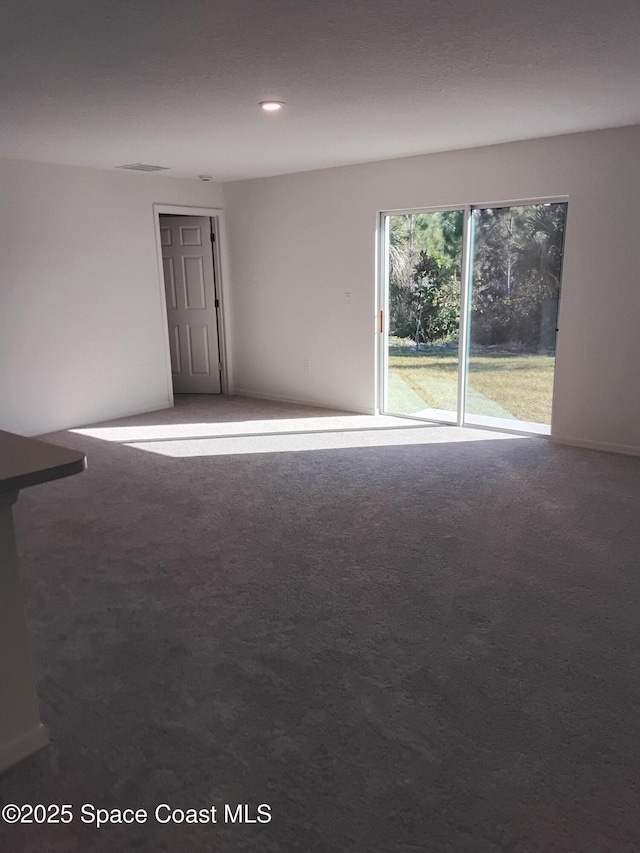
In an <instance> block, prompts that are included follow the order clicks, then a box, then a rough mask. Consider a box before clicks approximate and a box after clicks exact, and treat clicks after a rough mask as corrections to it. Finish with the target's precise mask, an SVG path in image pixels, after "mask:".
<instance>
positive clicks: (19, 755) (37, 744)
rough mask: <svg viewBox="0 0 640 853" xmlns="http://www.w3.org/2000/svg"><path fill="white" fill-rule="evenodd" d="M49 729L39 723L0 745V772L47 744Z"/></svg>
mask: <svg viewBox="0 0 640 853" xmlns="http://www.w3.org/2000/svg"><path fill="white" fill-rule="evenodd" d="M49 742H50V741H49V730H48V729H47V728H46V726H43V725H42V723H40V724H39V725H38V726H37V728H35V729H31V730H30V731H28V732H24V733H23V734H21V735H18V737H16V738H14V739H13V740H10V741H9V742H8V743H5V744H2V745H1V746H0V773H4V771H5V770H8V769H9V768H10V767H13V766H14V764H17V763H18V762H19V761H22V760H23V759H25V758H28V757H29V756H30V755H33V753H34V752H39V751H40V750H41V749H44V747H45V746H48V745H49Z"/></svg>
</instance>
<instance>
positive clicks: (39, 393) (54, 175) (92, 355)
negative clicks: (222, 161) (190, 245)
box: [0, 160, 222, 435]
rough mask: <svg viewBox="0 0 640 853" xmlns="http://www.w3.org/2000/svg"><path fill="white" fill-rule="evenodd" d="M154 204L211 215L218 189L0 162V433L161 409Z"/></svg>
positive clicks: (164, 392) (163, 377) (163, 381)
mask: <svg viewBox="0 0 640 853" xmlns="http://www.w3.org/2000/svg"><path fill="white" fill-rule="evenodd" d="M154 202H157V203H165V204H180V205H191V206H197V205H200V206H204V207H221V206H222V190H221V187H220V186H219V185H217V184H213V183H201V182H198V181H195V180H193V181H188V180H178V179H172V178H167V177H158V176H155V175H149V174H137V173H131V172H128V173H127V172H108V171H99V170H94V169H84V168H73V167H68V166H52V165H43V164H37V163H27V162H22V161H14V160H0V275H1V278H0V365H1V366H2V369H1V370H0V429H6V430H9V431H13V432H18V433H22V434H24V435H35V434H38V433H43V432H48V431H51V430H55V429H62V428H65V427H70V426H79V425H82V424H86V423H90V422H92V421H98V420H103V419H107V418H114V417H117V416H121V415H127V414H132V413H134V412H140V411H144V410H150V409H159V408H162V407H164V406H166V405H167V400H168V388H167V368H166V356H165V352H166V350H165V346H166V345H165V341H164V334H163V326H162V313H161V312H162V302H161V293H160V287H159V282H158V263H157V254H156V238H155V231H154V216H153V209H152V205H153V203H154Z"/></svg>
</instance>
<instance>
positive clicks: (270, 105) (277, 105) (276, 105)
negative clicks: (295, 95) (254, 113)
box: [260, 101, 284, 113]
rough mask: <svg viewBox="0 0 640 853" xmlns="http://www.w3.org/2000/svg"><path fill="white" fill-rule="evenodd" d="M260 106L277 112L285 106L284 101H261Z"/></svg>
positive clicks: (267, 110)
mask: <svg viewBox="0 0 640 853" xmlns="http://www.w3.org/2000/svg"><path fill="white" fill-rule="evenodd" d="M260 106H261V107H262V109H263V110H265V111H266V112H268V113H275V112H277V111H278V110H281V109H282V108H283V107H284V103H283V102H282V101H260Z"/></svg>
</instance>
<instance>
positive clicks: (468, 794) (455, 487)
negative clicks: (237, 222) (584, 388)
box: [0, 397, 640, 853]
mask: <svg viewBox="0 0 640 853" xmlns="http://www.w3.org/2000/svg"><path fill="white" fill-rule="evenodd" d="M334 416H341V417H337V419H336V420H333V418H334ZM349 417H350V416H348V415H346V414H345V413H332V412H327V411H320V410H313V409H308V408H304V407H296V406H288V405H285V404H278V403H267V402H262V401H256V400H249V399H240V398H233V397H231V398H214V399H213V400H211V399H209V398H206V399H203V398H194V397H184V398H177V405H176V406H175V408H173V409H171V410H167V411H163V412H156V413H152V414H148V415H141V416H137V417H135V418H128V419H123V420H121V421H117V422H113V423H111V424H105V425H102V426H98V427H96V428H94V429H90V430H86V431H84V432H71V431H69V432H66V431H65V432H59V433H55V434H52V435H50V436H47V440H50V441H52V442H54V443H58V444H62V445H65V446H68V447H74V448H78V449H81V450H83V451H84V452H85V453H86V454H87V457H88V462H89V468H88V470H87V471H86V472H85V473H83V474H81V475H78V476H75V477H71V478H69V479H66V480H60V481H57V482H54V483H50V484H46V485H43V486H39V487H36V488H32V489H27V490H25V491H24V492H23V493H22V494H21V496H20V499H19V501H18V503H17V504H16V507H15V516H16V525H17V530H18V537H19V550H20V552H21V560H22V572H23V579H24V586H25V596H26V601H27V610H28V619H29V628H30V633H31V637H32V643H33V653H34V658H35V661H36V668H37V671H38V690H39V695H40V703H41V714H42V719H43V721H44V722H45V724H46V725H48V726H49V728H50V731H51V737H52V743H51V745H50V746H49V747H48V748H47V749H45V750H43V751H41V752H40V753H38V754H37V755H34V756H32V757H31V758H29V759H27V760H26V761H24V762H22V763H21V764H19V765H17V766H16V767H14V768H13V769H11V770H10V771H9V772H7V773H6V774H5V775H4V776H3V777H2V778H1V779H0V802H1V803H2V804H6V803H18V804H22V803H31V804H35V803H43V804H48V803H57V804H70V805H71V806H72V807H73V811H74V819H73V821H72V822H71V823H69V824H56V825H41V824H31V825H21V826H7V825H6V824H3V823H1V822H0V850H2V851H3V853H76V851H78V853H85V851H89V852H90V853H94V851H95V853H112V851H117V850H121V851H172V853H190V851H216V853H227V851H229V853H232V851H239V853H242V851H260V853H280V851H282V853H298V851H299V853H343V851H354V853H360V851H362V853H376V851H380V853H415V851H427V853H498V851H509V853H534V851H535V853H632V851H633V853H635V852H636V851H639V850H640V785H639V780H640V725H639V719H640V718H639V708H640V655H639V649H640V558H639V555H640V523H639V519H640V459H635V458H629V457H623V456H616V455H613V454H604V453H598V452H593V451H586V450H579V449H573V448H567V447H560V446H555V445H553V444H550V443H549V442H547V441H545V440H543V439H538V438H513V437H509V438H505V437H504V436H501V435H498V434H493V433H488V432H482V431H470V430H458V429H456V428H448V427H431V426H424V427H422V426H420V427H416V426H414V425H412V424H411V422H404V423H392V422H389V423H387V424H386V425H385V428H384V429H378V430H376V429H373V428H372V423H371V419H366V418H362V417H360V416H353V420H349ZM323 425H325V428H324V429H323ZM350 425H352V427H353V428H350ZM83 804H88V805H93V806H94V807H96V808H98V807H99V808H105V809H109V810H112V809H125V808H134V809H138V808H139V809H145V810H146V811H147V812H148V815H149V816H148V819H147V821H146V822H145V823H140V824H138V823H134V824H128V825H122V824H118V823H109V824H107V825H104V826H102V827H100V828H98V827H97V826H96V825H95V822H91V815H92V813H91V811H90V810H89V811H88V812H87V813H86V817H87V819H88V820H89V822H87V823H84V822H83V821H82V819H81V807H82V805H83ZM160 804H166V805H167V807H168V808H167V809H164V810H163V811H161V813H160V818H161V819H164V818H165V817H167V816H168V815H169V813H170V810H171V809H177V810H182V811H183V812H184V813H185V815H186V813H187V810H188V809H196V810H203V811H205V812H206V813H207V814H209V815H210V814H211V806H215V807H216V808H217V813H216V822H215V823H213V822H208V823H195V824H191V823H187V822H177V821H179V820H180V817H181V812H180V811H178V812H176V813H175V818H174V819H172V820H170V822H168V823H164V822H161V821H159V820H157V819H156V816H155V809H156V807H157V806H158V805H160ZM238 804H242V805H243V809H242V810H241V812H242V816H243V818H244V817H246V818H249V819H250V820H253V821H255V820H256V819H257V816H258V810H257V807H258V806H259V805H260V804H265V806H269V810H267V809H266V808H265V809H263V810H262V812H261V817H262V819H263V820H264V819H265V816H266V815H268V816H270V818H271V819H270V821H269V822H245V821H243V822H242V823H241V822H239V820H237V818H238V815H239V813H238V812H237V811H236V806H237V805H238ZM245 805H246V807H247V809H246V812H245V810H244V806H245ZM225 806H231V807H232V808H231V810H229V809H226V810H225ZM116 817H117V815H116ZM191 817H193V815H191ZM201 817H202V816H201ZM232 817H233V818H234V820H233V821H232V819H231V818H232Z"/></svg>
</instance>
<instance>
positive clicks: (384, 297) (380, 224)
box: [375, 195, 569, 438]
mask: <svg viewBox="0 0 640 853" xmlns="http://www.w3.org/2000/svg"><path fill="white" fill-rule="evenodd" d="M534 204H566V205H567V208H566V213H565V222H564V234H563V240H564V242H565V245H566V238H567V222H568V218H569V196H568V195H554V196H538V197H537V198H523V199H516V200H513V199H511V200H509V201H493V202H477V201H474V202H467V203H465V204H449V205H447V204H443V205H438V206H432V207H413V208H398V209H397V210H396V209H392V210H381V211H378V221H377V228H376V233H377V235H378V240H377V248H378V252H377V258H376V261H377V263H376V266H377V271H378V282H377V287H376V302H377V305H376V308H377V311H376V320H377V332H378V334H377V337H378V346H377V347H376V348H375V349H376V372H377V382H376V401H375V413H376V414H377V415H380V414H389V413H388V412H387V410H386V402H387V401H386V400H385V389H386V384H385V383H386V380H387V374H388V370H389V346H388V341H389V318H388V316H387V315H388V299H389V266H388V265H389V246H388V243H387V231H386V228H385V220H386V218H387V217H389V216H402V215H405V214H419V213H438V212H441V211H449V210H459V211H461V212H462V213H463V215H464V224H463V233H462V265H461V280H460V331H459V339H458V400H457V406H458V410H457V413H456V414H457V416H456V419H455V421H450V420H449V421H447V420H433V419H430V420H427V419H426V418H418V417H416V416H415V415H398V414H395V413H393V414H394V417H399V418H406V419H408V420H412V421H418V422H423V423H433V424H441V425H442V426H458V427H466V428H468V429H486V430H492V431H494V432H507V433H515V434H520V435H532V434H534V435H539V436H540V437H541V438H549V437H550V436H551V435H552V434H553V401H552V405H551V424H550V429H549V434H546V433H531V432H528V431H526V430H519V429H518V427H517V421H514V427H513V428H507V427H503V426H489V425H486V426H485V425H482V424H470V423H466V422H465V406H466V399H465V398H466V379H467V361H468V354H469V331H470V320H471V305H470V302H469V296H470V292H471V279H472V272H473V268H472V265H473V248H474V247H473V242H472V241H473V230H472V228H471V217H472V214H473V211H474V210H478V209H484V208H487V207H518V206H526V205H534ZM563 264H564V256H563ZM560 289H561V290H562V280H561V281H560ZM561 304H562V300H561V299H560V302H559V310H561V308H560V306H561ZM559 340H560V314H559V315H558V319H557V329H556V356H555V359H556V361H555V366H554V371H553V391H552V393H554V392H555V383H556V375H557V363H558V355H557V351H558V344H559Z"/></svg>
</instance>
